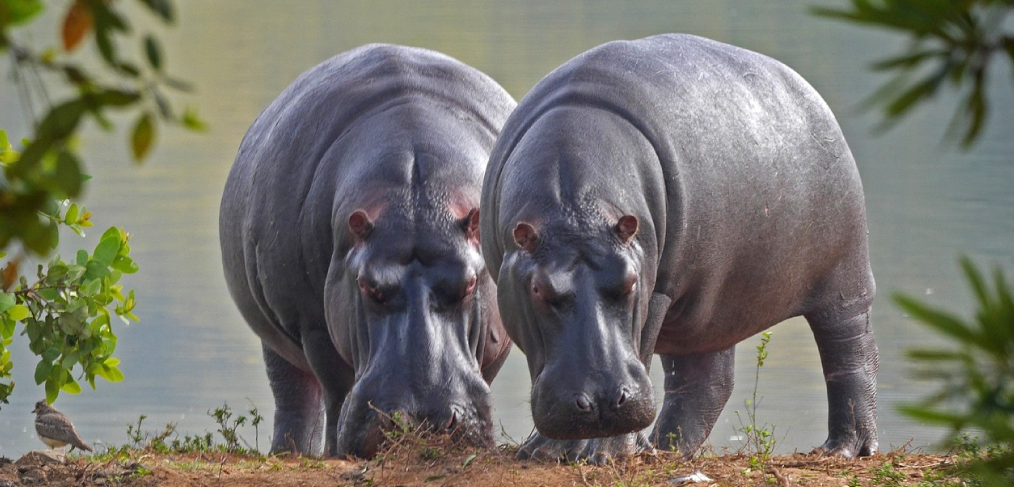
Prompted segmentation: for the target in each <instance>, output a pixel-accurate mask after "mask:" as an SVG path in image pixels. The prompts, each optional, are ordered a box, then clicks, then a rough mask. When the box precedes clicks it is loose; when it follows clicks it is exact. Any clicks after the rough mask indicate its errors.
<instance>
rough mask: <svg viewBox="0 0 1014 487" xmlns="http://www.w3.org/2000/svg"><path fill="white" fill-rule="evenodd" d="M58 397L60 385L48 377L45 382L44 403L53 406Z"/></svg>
mask: <svg viewBox="0 0 1014 487" xmlns="http://www.w3.org/2000/svg"><path fill="white" fill-rule="evenodd" d="M59 396H60V384H58V383H57V381H56V380H55V379H53V378H52V377H50V378H49V379H47V380H46V402H48V403H50V404H53V401H56V398H57V397H59Z"/></svg>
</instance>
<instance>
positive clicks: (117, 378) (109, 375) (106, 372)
mask: <svg viewBox="0 0 1014 487" xmlns="http://www.w3.org/2000/svg"><path fill="white" fill-rule="evenodd" d="M102 372H103V373H102V374H99V375H101V376H102V377H103V378H104V379H106V380H108V381H109V382H122V381H123V372H120V369H119V368H118V367H116V366H112V367H110V366H109V365H105V364H103V366H102Z"/></svg>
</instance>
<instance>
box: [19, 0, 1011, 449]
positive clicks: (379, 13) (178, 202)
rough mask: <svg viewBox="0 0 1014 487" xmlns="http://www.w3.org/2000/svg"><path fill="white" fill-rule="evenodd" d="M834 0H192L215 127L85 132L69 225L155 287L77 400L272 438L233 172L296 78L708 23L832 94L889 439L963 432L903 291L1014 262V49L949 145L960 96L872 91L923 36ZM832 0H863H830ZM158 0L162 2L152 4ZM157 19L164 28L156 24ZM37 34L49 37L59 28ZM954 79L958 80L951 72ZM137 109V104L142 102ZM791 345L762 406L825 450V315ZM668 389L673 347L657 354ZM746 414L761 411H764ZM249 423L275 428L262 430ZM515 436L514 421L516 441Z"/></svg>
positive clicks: (547, 54)
mask: <svg viewBox="0 0 1014 487" xmlns="http://www.w3.org/2000/svg"><path fill="white" fill-rule="evenodd" d="M813 3H814V2H813V1H807V2H804V1H795V0H794V1H779V2H736V1H731V0H727V1H719V0H681V1H672V0H666V1H661V0H658V1H644V2H615V1H603V0H597V1H590V2H582V1H574V0H568V1H561V2H542V1H533V0H525V1H517V0H499V1H496V0H487V1H479V2H453V1H428V2H414V1H389V2H370V1H350V2H334V1H327V0H316V1H302V2H275V1H267V0H228V1H227V0H216V1H203V0H185V1H179V2H177V6H178V10H179V11H178V14H179V15H178V17H179V19H180V25H179V27H177V28H175V29H172V30H168V31H162V30H161V29H159V30H158V32H161V34H160V35H161V36H162V39H163V42H164V44H165V47H166V56H165V57H166V59H167V60H168V61H167V63H168V64H167V67H168V70H169V72H171V73H173V74H174V75H176V76H177V77H180V78H182V79H185V80H188V81H190V82H192V83H193V84H194V85H195V86H196V92H195V93H194V94H192V95H186V96H183V95H181V96H177V97H174V98H175V99H176V101H177V105H178V108H180V109H182V107H183V106H185V105H187V104H189V105H193V106H196V107H199V110H200V112H201V114H202V115H203V117H204V118H205V119H206V120H207V121H208V122H209V123H210V126H211V129H210V131H209V132H207V133H206V134H192V133H185V132H182V131H180V130H162V131H161V132H160V133H159V135H158V141H157V147H156V150H155V152H154V154H153V156H152V157H151V158H150V160H148V161H147V162H146V163H145V164H144V165H143V166H140V167H136V166H134V165H133V164H132V163H130V162H129V156H128V149H127V142H126V141H127V136H126V133H125V131H124V130H120V131H118V132H115V133H112V134H108V133H103V132H101V131H98V130H94V128H92V129H89V130H88V131H87V134H86V137H85V139H84V147H83V152H84V154H85V158H86V159H85V160H86V163H87V165H88V172H89V173H91V174H92V175H94V179H93V180H92V181H91V182H90V183H89V186H88V192H87V195H86V196H85V198H84V202H85V204H86V205H87V206H88V208H89V209H90V210H91V211H93V213H94V215H95V217H94V221H95V222H96V229H94V231H93V232H91V233H90V234H89V237H88V238H87V239H84V240H81V239H78V238H77V237H75V236H73V235H71V234H69V233H68V234H67V235H65V236H64V237H63V239H64V241H63V246H64V247H63V248H64V249H66V250H65V251H64V252H65V253H67V254H69V253H70V252H72V251H73V249H75V248H78V247H81V246H87V247H88V248H91V247H93V246H94V245H95V238H96V237H97V236H99V235H101V233H102V230H103V229H105V228H106V227H108V226H110V225H114V224H115V225H120V226H123V227H125V228H126V229H127V230H128V231H129V232H130V233H131V234H132V240H131V246H132V248H133V256H134V258H135V260H136V261H137V262H138V263H139V264H140V266H141V271H140V272H139V273H138V274H135V275H133V276H128V277H127V278H125V280H124V283H125V284H126V285H127V286H128V287H133V288H134V289H136V291H137V297H138V301H139V305H138V308H137V310H136V313H137V314H138V315H139V316H141V319H142V321H141V322H140V323H137V324H131V325H129V326H122V325H121V326H120V327H119V328H117V330H116V331H117V333H118V334H119V337H120V340H119V348H118V349H117V356H118V357H119V358H120V359H122V360H123V363H122V366H121V368H122V370H123V372H124V374H125V375H126V380H125V381H124V382H122V383H118V384H110V383H106V382H101V381H100V382H99V384H98V390H97V391H91V390H87V389H86V391H85V392H83V393H82V394H80V395H78V396H70V395H66V394H63V395H61V396H60V399H59V400H58V401H57V407H58V408H59V409H61V410H63V411H64V412H65V413H67V414H68V415H69V416H70V417H71V418H72V419H73V420H74V421H75V423H76V424H77V426H78V429H79V430H80V432H81V433H82V434H83V435H84V437H85V438H86V439H88V440H89V441H92V442H94V443H98V444H99V445H109V444H113V445H118V444H123V443H125V442H126V441H127V434H126V426H127V424H130V423H136V422H137V420H138V417H139V416H140V415H142V414H143V415H147V417H148V418H147V419H146V420H145V423H144V429H146V430H150V431H154V430H157V429H161V428H162V427H163V426H165V425H166V423H168V422H174V423H177V424H178V429H179V431H180V433H181V434H201V433H203V432H205V431H215V430H216V429H217V426H216V425H215V424H214V421H213V420H212V419H211V418H210V417H209V416H208V414H207V412H208V410H210V409H214V408H215V407H219V406H221V405H222V404H223V403H228V405H229V406H230V407H231V408H232V409H233V410H234V411H236V412H238V413H244V412H246V411H247V410H249V409H250V408H251V407H252V406H255V407H257V408H258V409H259V410H260V412H261V414H263V415H264V416H265V418H266V421H265V424H263V425H262V426H261V428H260V435H259V438H258V439H257V441H258V442H259V445H260V446H261V448H266V445H268V444H269V443H270V441H269V435H270V431H271V418H272V415H273V407H274V403H273V400H272V397H271V393H270V390H269V389H268V385H267V379H266V376H265V373H264V367H263V364H262V361H261V350H260V343H259V341H258V340H257V339H256V338H255V337H254V335H253V333H252V332H250V331H249V330H248V329H247V327H246V325H245V324H244V322H243V321H242V319H241V318H240V316H239V313H238V312H237V311H236V309H235V307H234V305H233V303H232V301H231V299H230V298H229V295H228V292H227V290H226V287H225V283H224V280H223V277H222V270H221V263H220V255H219V243H218V225H217V218H218V205H219V199H220V196H221V190H222V187H223V185H224V182H225V178H226V175H227V174H228V171H229V167H230V165H231V163H232V160H233V158H234V156H235V152H236V149H237V147H238V146H239V142H240V139H241V138H242V136H243V134H244V132H245V131H246V129H247V127H248V126H249V125H250V123H251V122H252V121H253V120H254V118H255V117H256V116H257V114H258V113H260V111H261V110H262V109H263V108H264V107H265V106H267V105H268V103H270V102H271V100H273V99H274V98H275V97H276V96H277V95H278V93H279V92H281V91H282V89H284V88H285V87H286V86H287V85H288V84H289V83H290V82H291V81H292V80H293V79H295V77H296V76H298V75H299V74H300V73H302V72H303V71H305V70H306V69H308V68H310V67H311V66H313V65H315V64H317V63H319V62H321V61H323V60H324V59H326V58H328V57H330V56H332V55H334V54H337V53H339V52H342V51H345V50H347V49H350V48H353V47H356V46H359V45H362V44H366V43H370V42H389V43H398V44H407V45H413V46H421V47H427V48H430V49H435V50H438V51H442V52H444V53H447V54H449V55H451V56H453V57H456V58H458V59H460V60H462V61H464V62H465V63H468V64H470V65H472V66H475V67H477V68H478V69H480V70H482V71H484V72H486V73H487V74H489V75H490V76H492V77H493V78H495V79H496V80H498V81H499V82H500V83H501V84H503V86H504V87H505V88H507V90H508V91H509V92H510V93H511V94H512V95H513V96H514V97H515V98H518V99H520V98H521V97H522V96H523V95H524V94H525V93H526V92H527V90H528V89H529V88H531V87H532V86H533V85H534V84H535V83H536V82H537V81H538V80H539V79H540V78H541V77H542V76H544V75H545V74H546V73H548V72H549V71H551V70H552V69H553V68H554V67H556V66H558V65H560V64H561V63H563V62H564V61H566V60H568V59H570V58H571V57H573V56H575V55H577V54H579V53H581V52H583V51H585V50H587V49H589V48H591V47H593V46H596V45H598V44H601V43H603V42H607V41H610V40H614V39H633V38H639V37H644V36H648V35H651V34H656V33H663V32H686V33H692V34H698V35H702V36H706V37H710V38H713V39H717V40H720V41H723V42H728V43H732V44H736V45H739V46H742V47H745V48H748V49H752V50H755V51H758V52H761V53H764V54H767V55H769V56H771V57H774V58H776V59H779V60H781V61H783V62H785V63H786V64H788V65H789V66H791V67H792V68H794V69H795V70H796V71H797V72H799V73H800V74H801V75H802V76H803V77H804V78H806V79H807V80H809V81H810V83H811V84H812V85H813V86H814V87H815V88H816V89H817V90H818V91H819V92H820V93H821V94H822V95H823V96H824V98H825V99H826V100H827V102H828V104H829V105H830V106H831V108H832V110H833V111H834V112H835V113H836V115H837V117H838V120H839V122H840V123H841V126H842V129H843V130H844V132H845V135H846V137H847V139H848V141H849V144H850V146H851V148H852V151H853V153H854V155H855V158H856V160H857V161H858V164H859V170H860V173H861V175H862V177H863V182H864V186H865V191H866V202H867V212H868V219H869V229H870V247H871V253H872V260H873V271H874V274H875V276H876V279H877V285H878V291H879V297H878V300H877V301H876V303H875V304H874V308H873V318H872V319H873V323H874V330H875V334H876V338H877V343H878V345H879V347H880V353H881V361H880V376H879V415H880V421H879V428H880V445H881V449H883V450H887V449H890V448H891V447H899V446H902V445H905V444H908V443H911V445H912V446H916V447H927V446H930V445H933V444H934V443H935V442H936V441H937V440H938V439H939V438H940V436H941V431H939V430H934V429H929V428H927V427H925V426H924V425H921V424H918V423H915V422H912V421H911V420H909V419H907V418H905V417H903V416H901V415H899V414H898V413H897V412H896V407H897V405H898V404H899V403H903V402H910V401H915V400H918V399H919V398H921V397H923V396H925V395H926V394H928V393H929V392H930V391H932V390H934V389H935V388H934V386H933V385H932V384H925V383H920V382H916V381H914V380H913V379H912V374H911V372H912V370H911V368H910V366H909V365H908V364H907V363H906V361H905V359H904V350H906V349H908V348H911V347H917V346H926V345H932V344H937V343H939V340H938V339H937V337H934V336H931V335H929V334H928V332H927V331H926V330H925V329H924V328H922V327H921V326H920V325H918V324H917V323H915V322H914V321H913V320H912V319H910V318H909V317H907V316H905V315H904V314H903V313H902V312H901V311H900V310H899V309H898V308H897V307H896V306H895V305H894V304H893V303H892V301H891V299H890V296H891V294H892V293H895V292H904V293H907V294H910V295H915V296H917V297H920V298H924V299H925V300H927V301H929V302H931V303H934V304H938V305H942V306H947V307H948V308H950V309H953V310H957V311H958V312H961V313H963V314H964V315H966V316H967V315H968V314H969V313H970V310H971V306H972V299H971V296H970V295H969V291H968V290H966V288H965V286H964V284H963V283H962V281H961V279H960V272H959V270H958V266H957V263H956V258H957V256H958V255H959V254H960V253H965V254H967V255H969V256H971V257H972V258H973V259H974V260H975V261H976V262H977V263H979V264H981V265H989V266H992V265H994V264H1002V265H1004V266H1006V267H1007V269H1008V270H1010V269H1011V268H1012V267H1011V265H1010V264H1011V263H1012V259H1011V257H1012V248H1014V247H1012V244H1014V191H1012V188H1014V140H1012V138H1011V134H1012V133H1014V117H1011V113H1014V95H1012V93H1011V91H1012V90H1011V89H1010V81H1009V79H1010V78H1009V73H1010V66H1009V65H1006V64H1004V63H1005V62H1001V63H1000V64H999V65H998V66H996V69H995V70H994V72H993V74H994V76H993V77H992V78H991V80H990V85H991V86H992V87H993V88H994V90H993V91H992V92H991V93H993V97H992V98H991V99H990V103H991V108H992V111H991V116H990V118H989V121H988V127H987V130H986V132H985V134H984V135H983V137H982V140H981V141H980V142H979V144H978V145H976V146H975V147H974V148H973V149H972V150H969V151H967V152H962V151H960V150H959V149H957V148H956V146H955V145H954V144H947V143H941V138H942V135H943V134H944V132H945V129H946V127H947V123H948V121H949V120H950V117H951V114H952V110H953V108H954V106H955V103H956V102H955V99H956V97H955V96H944V97H941V98H940V99H939V100H936V101H934V102H933V103H931V104H929V105H926V106H923V107H920V108H918V109H917V110H915V112H914V113H913V114H912V115H911V116H910V117H908V119H906V120H905V121H904V122H902V123H901V124H900V125H898V126H897V127H894V128H893V129H891V130H890V131H887V132H884V131H882V130H876V127H877V126H878V124H877V122H878V120H879V115H877V114H869V113H865V112H861V111H859V110H858V106H859V105H860V102H861V101H862V100H863V99H864V98H865V97H866V96H868V95H869V94H870V93H871V92H873V90H874V89H875V88H876V87H877V86H879V84H880V83H881V82H883V81H884V79H885V78H884V77H883V76H882V75H879V74H872V73H871V72H870V71H869V70H868V66H869V64H870V62H871V61H873V60H874V59H879V58H882V57H885V56H887V55H889V54H896V53H898V52H899V50H900V49H901V48H902V47H903V46H904V45H905V44H904V42H903V41H904V39H902V38H900V37H897V36H893V35H887V34H884V33H881V32H878V31H873V30H869V29H864V28H858V27H854V26H851V25H846V24H840V23H837V22H833V21H829V20H824V19H820V18H816V17H814V16H812V15H810V14H809V11H808V9H809V8H810V5H812V4H813ZM821 3H822V4H825V5H838V6H843V5H844V4H845V3H846V2H844V1H840V2H831V1H827V0H824V1H823V2H821ZM138 18H143V16H141V17H138ZM138 27H139V29H138V30H139V31H140V32H145V31H146V30H147V29H149V27H148V26H146V25H143V24H141V25H139V26H138ZM44 34H45V33H44V32H43V33H38V32H37V33H36V35H35V38H36V39H37V40H39V41H42V40H44V39H47V37H45V36H44ZM0 66H2V67H0V70H2V71H3V72H4V73H5V74H4V77H3V78H2V81H0V83H2V84H0V127H4V128H6V129H7V130H8V132H9V133H11V135H12V140H18V139H19V138H20V137H21V136H24V135H26V133H25V127H26V123H25V121H24V120H23V118H21V117H20V114H21V113H22V110H21V107H20V106H19V105H18V100H17V94H16V90H15V88H14V87H13V86H12V83H11V78H10V76H9V75H7V74H6V72H7V70H8V66H7V65H6V63H5V64H3V65H0ZM945 93H946V90H945ZM121 125H122V126H128V125H129V121H121ZM773 332H774V336H773V338H772V340H771V344H770V345H769V351H770V357H769V359H768V360H767V361H766V363H765V365H764V367H763V368H762V370H761V371H760V382H759V386H758V396H759V397H761V398H762V401H761V403H760V406H759V409H758V413H757V415H758V420H759V422H760V423H762V424H763V423H768V424H773V425H775V438H776V439H777V440H778V448H777V450H778V451H780V452H791V451H793V450H797V449H798V450H800V451H809V450H810V449H811V448H813V447H815V446H818V445H820V444H821V443H822V442H823V441H824V439H825V437H826V435H827V431H826V429H827V403H826V399H825V393H824V382H823V377H822V374H821V370H820V365H819V358H818V355H817V350H816V346H815V345H814V342H813V338H812V336H811V334H810V331H809V329H808V328H807V326H806V323H805V322H804V321H802V320H801V319H794V320H790V321H788V322H786V323H784V324H781V325H779V326H777V327H775V328H774V329H773ZM758 343H759V340H758V337H754V338H752V339H750V340H747V341H745V342H743V343H742V344H741V345H740V346H739V347H738V349H737V358H736V361H737V372H736V377H737V386H736V389H735V391H734V393H733V396H732V399H731V400H730V401H729V404H728V405H727V406H726V408H725V411H724V413H723V414H722V416H721V417H720V419H719V422H718V424H717V425H716V426H715V429H714V431H713V433H712V435H711V439H710V443H711V444H712V446H714V447H715V448H716V449H718V450H721V449H722V448H726V447H727V448H733V449H735V448H737V447H738V446H739V445H740V442H739V441H738V440H737V439H736V438H735V436H736V435H737V431H736V430H737V428H738V427H739V426H740V422H739V419H738V418H739V416H737V414H736V411H737V410H739V411H740V414H741V415H743V413H745V410H744V407H743V405H744V401H745V400H747V399H748V398H749V397H750V395H751V392H752V390H753V385H754V384H753V382H754V381H753V378H754V373H755V363H756V360H755V355H756V351H755V349H754V347H755V346H756V345H757V344H758ZM18 345H21V346H20V347H15V351H14V360H15V364H16V365H15V379H16V381H17V388H16V389H15V392H14V395H13V397H12V398H11V404H10V405H9V406H4V407H3V409H2V411H0V456H7V457H11V458H17V457H18V456H20V455H21V454H23V453H25V452H26V451H28V450H31V449H37V448H41V447H42V444H41V443H40V442H39V441H38V440H37V439H36V438H35V431H34V427H33V418H34V416H33V415H32V414H31V413H30V411H31V409H32V407H33V404H34V403H35V401H37V400H39V399H40V398H42V397H44V392H43V389H42V387H40V386H35V384H34V381H33V379H32V373H33V371H34V369H35V362H34V361H33V360H32V358H33V357H32V356H31V355H30V354H29V353H28V352H27V350H26V349H27V344H26V343H19V344H18ZM652 374H653V378H654V383H655V385H656V389H657V394H658V397H659V403H661V385H662V382H661V367H659V366H658V365H657V363H656V366H654V367H653V369H652ZM529 387H530V382H529V377H528V371H527V367H526V365H525V361H524V356H523V355H522V354H521V353H520V351H517V350H515V351H514V353H513V354H512V355H511V357H510V359H509V360H508V362H507V364H506V366H505V367H504V369H503V370H502V371H501V372H500V375H499V376H498V377H497V379H496V381H495V382H494V384H493V394H494V404H495V413H494V417H495V421H496V422H497V423H498V424H500V425H502V428H503V431H504V432H505V433H506V434H507V435H508V436H509V437H511V438H513V439H514V440H516V441H521V440H522V439H523V438H524V437H525V436H526V435H527V434H528V433H529V432H530V431H531V429H532V420H531V413H530V410H529V404H528V394H529ZM744 419H745V416H744ZM240 433H241V435H242V436H243V437H244V438H246V440H247V441H248V442H249V443H250V444H254V443H255V439H254V431H253V429H252V428H249V427H247V428H242V429H241V430H240ZM504 441H506V440H504Z"/></svg>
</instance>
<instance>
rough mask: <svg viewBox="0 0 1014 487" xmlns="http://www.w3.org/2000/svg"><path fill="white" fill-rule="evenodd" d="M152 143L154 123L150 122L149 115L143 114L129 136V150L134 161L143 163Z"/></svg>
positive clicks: (153, 139)
mask: <svg viewBox="0 0 1014 487" xmlns="http://www.w3.org/2000/svg"><path fill="white" fill-rule="evenodd" d="M154 141H155V123H154V122H153V121H152V117H151V114H150V113H148V112H145V113H143V114H141V118H139V119H138V120H137V124H135V125H134V130H133V132H132V133H131V135H130V148H131V149H132V151H133V154H134V160H135V161H137V162H141V161H143V160H144V158H145V157H147V155H148V151H150V150H151V146H152V143H153V142H154Z"/></svg>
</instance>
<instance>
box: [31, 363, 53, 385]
mask: <svg viewBox="0 0 1014 487" xmlns="http://www.w3.org/2000/svg"><path fill="white" fill-rule="evenodd" d="M52 372H53V363H52V362H50V361H48V360H40V361H39V364H38V365H36V366H35V383H36V384H42V383H43V382H45V381H46V379H48V378H49V375H50V373H52Z"/></svg>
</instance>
